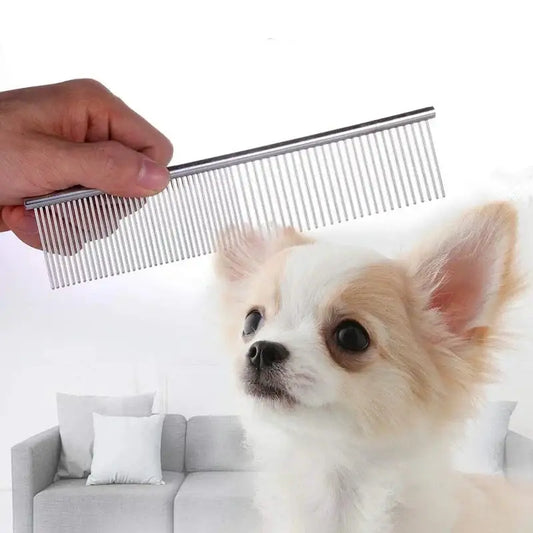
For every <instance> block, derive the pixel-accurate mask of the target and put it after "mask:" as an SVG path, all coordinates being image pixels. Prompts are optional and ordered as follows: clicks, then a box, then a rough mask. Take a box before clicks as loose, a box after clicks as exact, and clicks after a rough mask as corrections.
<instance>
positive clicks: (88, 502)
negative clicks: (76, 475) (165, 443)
mask: <svg viewBox="0 0 533 533" xmlns="http://www.w3.org/2000/svg"><path fill="white" fill-rule="evenodd" d="M183 479H184V475H183V474H181V473H179V472H168V471H165V472H163V480H164V481H165V485H95V486H86V485H85V481H86V480H85V479H62V480H59V481H56V482H55V483H52V485H50V486H49V487H47V488H46V489H45V490H43V491H42V492H39V493H38V494H37V495H36V496H35V498H34V500H33V513H34V530H33V531H34V533H72V532H76V533H116V532H117V531H127V532H128V533H148V532H154V533H172V532H173V503H174V498H175V496H176V493H177V492H178V489H179V487H180V485H181V484H182V482H183Z"/></svg>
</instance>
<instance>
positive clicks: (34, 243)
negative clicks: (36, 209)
mask: <svg viewBox="0 0 533 533" xmlns="http://www.w3.org/2000/svg"><path fill="white" fill-rule="evenodd" d="M1 215H2V222H3V224H4V225H5V226H6V228H7V229H10V230H11V231H12V232H13V233H14V234H15V235H16V236H17V237H18V238H19V239H20V240H21V241H22V242H25V243H26V244H28V245H29V246H31V247H33V248H39V249H40V248H41V240H40V239H39V233H38V230H37V222H36V221H35V215H34V214H33V213H32V212H31V211H26V210H25V209H24V207H22V206H20V205H17V206H6V207H3V208H2V212H1ZM0 225H1V224H0Z"/></svg>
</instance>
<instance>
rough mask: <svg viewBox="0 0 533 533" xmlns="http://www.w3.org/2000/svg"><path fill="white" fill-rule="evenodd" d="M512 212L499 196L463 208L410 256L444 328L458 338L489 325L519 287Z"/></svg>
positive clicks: (515, 228)
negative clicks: (452, 221)
mask: <svg viewBox="0 0 533 533" xmlns="http://www.w3.org/2000/svg"><path fill="white" fill-rule="evenodd" d="M516 232H517V214H516V211H515V209H514V208H513V207H512V206H511V205H510V204H509V203H505V202H499V203H491V204H488V205H485V206H483V207H481V208H478V209H474V210H471V211H469V212H467V213H466V214H465V215H464V216H463V217H462V218H461V219H460V220H458V221H457V222H456V223H455V224H453V225H452V226H451V227H448V228H446V230H445V231H444V232H443V234H442V235H440V236H438V238H437V239H435V240H433V241H432V244H430V245H429V247H428V246H426V247H423V248H422V249H421V250H420V251H419V252H418V253H417V254H416V256H414V257H412V258H411V261H410V270H411V273H412V275H413V277H414V279H415V280H416V281H417V282H418V283H419V284H420V285H421V286H422V288H423V290H424V291H425V293H426V294H427V295H428V306H429V307H430V308H431V309H434V310H436V311H438V312H439V313H440V315H441V317H442V319H443V320H444V322H445V324H446V326H447V327H448V329H449V331H450V332H451V333H453V334H455V335H458V336H460V337H463V338H468V337H470V336H471V335H472V334H473V333H474V331H476V330H478V328H481V329H487V330H488V328H490V327H491V326H493V322H494V321H495V319H496V318H497V315H498V312H499V311H500V309H501V307H502V305H503V304H505V303H506V302H507V300H509V299H510V298H511V297H512V296H514V295H515V293H516V292H517V291H518V290H519V288H520V283H519V279H518V276H517V273H516V267H515V241H516Z"/></svg>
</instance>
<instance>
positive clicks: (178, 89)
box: [0, 0, 533, 487]
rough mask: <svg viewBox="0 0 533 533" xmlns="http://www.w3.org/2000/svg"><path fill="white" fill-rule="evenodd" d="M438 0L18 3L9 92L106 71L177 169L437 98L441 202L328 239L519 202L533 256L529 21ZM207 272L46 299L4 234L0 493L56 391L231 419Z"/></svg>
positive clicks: (517, 362) (528, 337)
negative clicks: (134, 395)
mask: <svg viewBox="0 0 533 533" xmlns="http://www.w3.org/2000/svg"><path fill="white" fill-rule="evenodd" d="M434 4H435V3H428V2H419V3H416V2H409V1H405V0H404V1H402V2H390V3H383V2H360V3H358V2H346V3H340V2H333V1H328V2H326V1H323V2H317V3H311V2H301V3H300V2H287V1H284V2H273V1H269V2H253V3H252V2H246V3H245V2H241V3H240V4H239V3H236V2H227V1H226V2H205V1H198V0H196V1H195V2H163V1H161V0H152V1H151V2H150V3H149V4H147V3H146V2H142V3H140V2H128V3H125V2H109V1H106V2H103V1H101V0H96V1H92V2H90V3H85V4H84V6H83V7H81V4H76V3H73V2H70V1H69V2H67V1H59V0H48V1H47V2H38V1H37V0H31V1H30V0H26V1H24V0H22V1H21V0H18V1H16V2H15V1H13V2H11V3H9V4H8V5H5V4H3V5H2V13H1V15H0V90H4V89H9V88H14V87H18V86H24V85H34V84H41V83H48V82H53V81H58V80H62V79H67V78H73V77H87V76H90V77H94V78H97V79H99V80H101V81H102V82H104V83H105V84H107V85H108V86H109V87H110V88H111V89H112V90H113V91H114V92H115V93H117V94H119V95H120V96H121V97H122V98H123V99H124V100H125V101H126V102H127V103H129V104H130V105H131V106H132V107H134V108H135V109H137V110H138V111H139V112H140V113H142V114H144V115H145V116H146V117H147V118H148V119H150V120H152V121H153V122H154V123H155V124H156V125H157V126H158V127H160V128H161V129H162V130H163V131H164V132H165V133H166V134H167V135H168V136H169V137H170V138H171V139H172V141H173V142H174V144H175V158H174V162H176V163H178V162H185V161H190V160H193V159H197V158H200V157H208V156H211V155H216V154H219V153H224V152H227V151H232V150H235V149H240V148H246V147H251V146H257V145H259V144H263V143H267V142H274V141H277V140H282V139H285V138H290V137H294V136H297V135H304V134H308V133H313V132H316V131H321V130H324V129H329V128H334V127H339V126H343V125H347V124H350V123H355V122H359V121H363V120H368V119H372V118H378V117H380V116H385V115H388V114H393V113H396V112H402V111H406V110H410V109H414V108H417V107H423V106H426V105H434V106H435V107H436V108H437V112H438V120H437V122H436V123H435V128H436V130H435V134H436V142H437V148H438V152H439V159H440V162H441V166H442V171H443V175H444V179H445V183H446V187H447V191H448V198H447V199H446V200H444V201H441V202H438V203H435V204H429V205H424V206H420V207H418V208H410V209H407V210H403V211H400V212H395V213H390V214H387V215H379V216H377V217H374V218H369V219H367V220H363V221H359V222H357V223H354V224H349V225H346V226H342V227H338V228H333V229H328V230H323V231H322V232H321V233H323V234H327V235H329V236H331V237H335V238H354V239H357V240H366V241H369V242H372V243H373V244H376V243H377V244H378V246H379V247H381V248H382V249H384V250H385V251H390V252H394V251H395V250H397V249H398V248H399V247H406V246H408V244H409V243H410V242H411V241H412V240H414V238H415V237H416V235H417V234H420V233H422V232H423V231H425V229H426V228H427V224H429V223H430V222H427V223H426V221H430V220H431V221H434V222H435V221H438V219H439V218H441V217H446V216H449V215H450V213H451V212H452V211H454V210H455V209H456V208H457V206H458V205H459V204H460V203H472V202H474V201H476V200H480V199H481V198H482V197H489V196H513V197H516V198H518V199H519V200H520V208H521V213H522V214H523V218H522V230H523V239H522V248H523V255H524V262H525V264H526V265H529V267H531V266H533V257H532V254H533V250H532V248H533V246H531V237H530V236H528V230H529V231H530V228H531V227H532V225H533V215H532V208H531V207H529V209H528V207H527V206H528V201H530V200H529V199H530V198H532V195H533V186H532V182H531V180H532V178H531V176H532V175H533V170H532V171H530V170H528V167H531V166H533V163H532V154H531V146H532V143H531V133H530V125H531V124H532V123H533V103H532V98H531V95H532V94H533V83H532V80H531V74H530V71H531V68H530V63H531V59H530V52H531V49H532V47H531V44H532V43H531V37H530V35H531V32H530V28H529V20H530V19H529V16H528V13H527V12H526V11H525V9H526V8H525V7H524V8H520V7H519V6H518V5H516V6H511V4H512V3H506V4H505V6H506V8H505V11H503V8H499V7H498V6H497V5H494V6H487V5H486V4H484V3H479V4H478V5H477V4H476V3H474V2H470V3H465V2H461V3H457V4H456V5H455V3H454V2H446V3H444V2H442V3H439V4H440V7H435V5H434ZM430 5H431V6H432V7H431V8H430V7H428V6H430ZM502 5H503V4H502ZM252 6H253V7H252ZM529 205H531V204H529ZM528 237H529V240H528ZM210 283H211V273H210V260H209V258H203V259H197V260H193V261H190V262H186V263H182V264H174V265H168V266H165V267H159V268H156V269H153V270H150V271H146V272H142V273H136V274H132V275H127V276H123V277H120V278H116V279H110V280H104V281H100V282H95V283H92V284H89V285H86V286H81V287H76V288H71V289H66V290H62V291H55V292H51V291H50V290H49V289H48V288H47V279H46V275H45V270H44V264H43V261H42V258H41V255H40V253H39V252H36V251H33V250H30V249H27V248H25V247H24V246H22V245H21V244H19V243H18V242H17V241H16V240H15V239H13V237H12V236H10V235H7V234H1V235H0V423H1V425H0V428H1V429H0V487H3V486H8V485H9V482H10V479H9V478H10V473H9V447H10V446H11V445H12V444H13V443H14V442H16V441H18V440H21V439H23V438H25V437H27V436H29V435H31V434H32V433H35V432H36V431H39V430H41V429H44V428H46V427H48V426H50V425H52V424H54V423H55V399H54V393H55V391H59V390H60V391H66V392H77V393H102V394H106V393H123V392H134V391H139V390H149V389H157V390H158V391H159V392H160V395H159V401H160V405H161V407H162V408H165V407H166V408H168V410H170V411H178V412H182V413H184V414H185V415H192V414H198V413H208V412H212V413H215V412H231V411H232V409H233V404H232V398H231V393H230V390H231V389H230V387H229V385H228V381H229V379H228V377H227V373H226V368H225V366H224V363H223V361H224V356H223V355H222V354H221V348H220V347H219V344H218V342H217V339H216V316H215V314H214V313H213V312H212V308H211V303H212V290H211V289H210ZM529 298H530V300H529V309H530V308H531V305H530V304H531V303H533V301H532V299H531V297H529ZM530 316H531V315H530V313H528V308H527V305H525V306H524V307H523V309H521V310H518V311H517V312H516V313H515V314H514V315H513V320H511V325H513V326H515V327H516V329H518V330H522V331H523V332H524V338H523V339H522V340H521V342H520V344H519V349H518V350H517V351H516V353H515V354H505V365H504V367H505V371H506V372H505V375H504V382H503V385H502V386H501V387H497V388H495V389H494V390H493V391H492V394H493V396H495V397H498V396H499V397H503V396H505V397H513V398H518V399H519V400H520V402H521V403H520V408H519V410H518V411H517V413H516V416H515V418H514V420H513V424H514V425H515V427H517V429H520V430H523V431H525V432H526V433H528V434H530V435H531V436H533V416H531V413H533V395H532V394H530V388H531V387H530V383H531V378H532V377H533V363H532V359H531V358H530V352H531V348H532V347H533V337H532V334H531V333H530V332H529V331H528V328H527V326H528V322H530Z"/></svg>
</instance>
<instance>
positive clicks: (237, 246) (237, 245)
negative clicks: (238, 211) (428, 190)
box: [215, 227, 312, 282]
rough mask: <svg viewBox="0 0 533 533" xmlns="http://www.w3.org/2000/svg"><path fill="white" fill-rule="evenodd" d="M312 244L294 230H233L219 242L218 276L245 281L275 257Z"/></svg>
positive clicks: (225, 233)
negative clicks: (302, 245) (276, 254)
mask: <svg viewBox="0 0 533 533" xmlns="http://www.w3.org/2000/svg"><path fill="white" fill-rule="evenodd" d="M310 242H312V241H311V239H309V238H307V237H304V236H303V235H302V234H301V233H298V232H297V231H296V230H295V229H294V228H292V227H288V228H279V227H270V228H267V229H264V230H255V229H251V228H247V229H237V228H229V229H227V230H226V231H225V232H223V233H222V234H221V235H220V236H219V239H218V246H217V254H216V263H215V269H216V273H217V275H218V276H219V277H220V278H222V279H223V280H224V281H227V282H238V281H242V280H243V279H245V278H247V277H248V276H250V275H251V274H253V273H254V272H256V271H257V270H258V269H259V267H260V266H261V265H262V264H263V263H264V262H265V261H266V260H267V259H268V258H269V257H271V256H272V255H274V254H275V253H277V252H280V251H281V250H283V249H285V248H289V247H291V246H298V245H301V244H307V243H310Z"/></svg>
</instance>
